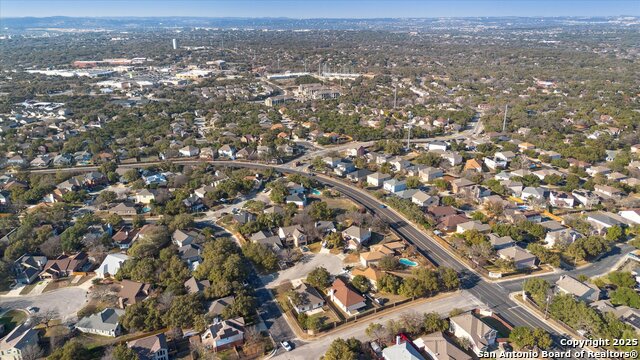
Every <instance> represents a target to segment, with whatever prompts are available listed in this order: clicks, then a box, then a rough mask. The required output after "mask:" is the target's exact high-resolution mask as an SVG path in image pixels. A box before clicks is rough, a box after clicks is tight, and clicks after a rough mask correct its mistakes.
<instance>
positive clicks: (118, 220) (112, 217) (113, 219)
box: [104, 214, 124, 228]
mask: <svg viewBox="0 0 640 360" xmlns="http://www.w3.org/2000/svg"><path fill="white" fill-rule="evenodd" d="M104 221H105V222H106V223H107V224H109V225H111V226H112V227H114V228H118V227H119V226H120V225H122V223H123V222H124V220H123V219H122V216H120V215H118V214H109V216H107V217H106V218H105V219H104Z"/></svg>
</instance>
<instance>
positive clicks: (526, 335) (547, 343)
mask: <svg viewBox="0 0 640 360" xmlns="http://www.w3.org/2000/svg"><path fill="white" fill-rule="evenodd" d="M509 341H511V343H513V344H514V345H516V347H517V348H520V349H522V348H528V349H533V348H538V349H548V348H549V347H551V345H552V344H553V341H552V340H551V336H550V335H549V333H547V332H546V331H544V330H543V329H540V328H535V329H531V328H530V327H527V326H516V327H514V328H513V329H512V330H511V333H510V334H509Z"/></svg>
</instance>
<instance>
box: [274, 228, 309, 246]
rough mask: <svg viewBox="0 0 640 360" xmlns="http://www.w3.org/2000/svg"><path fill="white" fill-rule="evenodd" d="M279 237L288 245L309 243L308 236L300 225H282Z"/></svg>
mask: <svg viewBox="0 0 640 360" xmlns="http://www.w3.org/2000/svg"><path fill="white" fill-rule="evenodd" d="M278 237H280V240H281V241H282V243H283V244H285V245H286V246H295V247H300V246H303V245H306V244H307V236H306V235H305V233H304V229H303V228H302V227H301V226H299V225H291V226H286V227H280V228H279V229H278Z"/></svg>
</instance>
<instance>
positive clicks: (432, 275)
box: [413, 268, 440, 295]
mask: <svg viewBox="0 0 640 360" xmlns="http://www.w3.org/2000/svg"><path fill="white" fill-rule="evenodd" d="M413 275H414V276H415V277H416V279H417V280H418V281H419V282H420V284H421V285H422V287H423V288H424V291H426V292H427V293H429V294H430V295H432V294H434V293H435V292H437V291H438V289H439V288H440V284H439V282H438V274H437V273H436V272H435V271H433V270H430V269H426V268H419V269H416V270H414V271H413Z"/></svg>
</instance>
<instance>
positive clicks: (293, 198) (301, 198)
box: [284, 194, 307, 209]
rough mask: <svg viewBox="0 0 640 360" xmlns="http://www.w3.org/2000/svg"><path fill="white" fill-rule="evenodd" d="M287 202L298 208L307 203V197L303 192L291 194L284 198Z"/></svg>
mask: <svg viewBox="0 0 640 360" xmlns="http://www.w3.org/2000/svg"><path fill="white" fill-rule="evenodd" d="M284 202H285V203H287V204H295V205H296V206H297V207H298V208H299V209H302V208H303V207H305V206H306V205H307V197H306V196H305V195H304V194H291V195H289V196H287V197H286V198H285V199H284Z"/></svg>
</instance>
